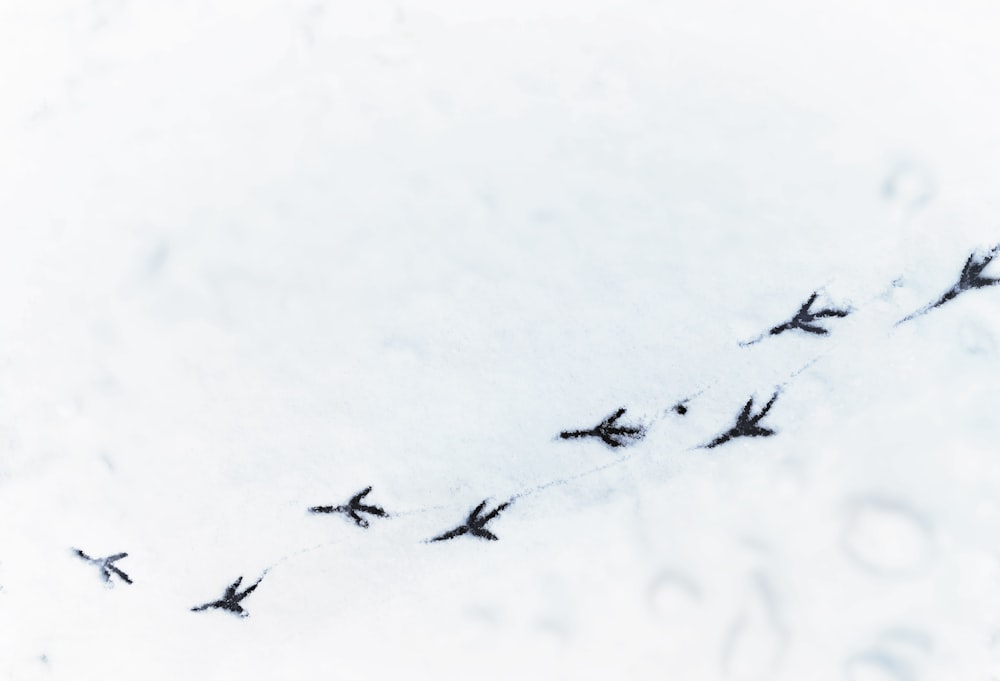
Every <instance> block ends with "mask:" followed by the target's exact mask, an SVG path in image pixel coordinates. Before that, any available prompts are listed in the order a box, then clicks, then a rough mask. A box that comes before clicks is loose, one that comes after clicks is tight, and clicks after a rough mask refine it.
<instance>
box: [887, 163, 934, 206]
mask: <svg viewBox="0 0 1000 681" xmlns="http://www.w3.org/2000/svg"><path fill="white" fill-rule="evenodd" d="M936 193H937V187H936V182H935V181H934V178H933V176H932V175H931V173H930V171H929V170H928V169H927V168H926V167H924V166H923V165H921V164H919V163H917V162H915V161H912V160H905V161H900V162H898V163H896V164H895V166H894V167H893V168H892V170H890V171H889V174H888V175H887V176H886V178H885V182H883V183H882V197H883V198H884V199H885V200H886V201H888V202H889V203H891V204H893V205H894V206H896V209H897V212H898V213H899V217H909V216H910V215H912V214H913V213H915V212H916V211H917V210H919V209H920V208H922V207H923V206H925V205H926V204H927V203H929V202H930V201H931V199H933V198H934V195H935V194H936Z"/></svg>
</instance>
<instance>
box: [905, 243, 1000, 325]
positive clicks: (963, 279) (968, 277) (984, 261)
mask: <svg viewBox="0 0 1000 681" xmlns="http://www.w3.org/2000/svg"><path fill="white" fill-rule="evenodd" d="M998 254H1000V244H997V245H996V246H994V247H993V248H992V249H990V251H989V252H988V253H986V254H982V255H981V254H979V253H978V252H977V251H973V252H972V253H971V254H970V255H969V259H968V260H966V261H965V267H963V268H962V274H960V275H959V277H958V281H957V282H956V283H955V285H954V286H952V287H951V288H950V289H948V290H947V291H945V293H944V295H942V296H941V297H940V298H938V299H937V300H936V301H934V302H933V303H930V304H928V305H925V306H924V307H922V308H920V309H919V310H917V311H916V312H914V313H912V314H910V315H907V316H906V317H903V318H902V319H900V320H899V321H898V322H896V326H899V325H900V324H902V323H903V322H908V321H910V320H911V319H913V318H915V317H919V316H921V315H925V314H927V313H928V312H930V311H931V310H933V309H934V308H935V307H940V306H942V305H944V304H945V303H947V302H948V301H949V300H954V299H955V298H957V297H958V295H959V294H960V293H964V292H966V291H968V290H970V289H974V288H986V287H987V286H993V285H994V284H1000V279H993V278H991V277H984V276H983V270H984V269H986V266H987V265H989V264H990V263H991V262H993V258H995V257H996V256H997V255H998Z"/></svg>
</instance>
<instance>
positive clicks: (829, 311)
mask: <svg viewBox="0 0 1000 681" xmlns="http://www.w3.org/2000/svg"><path fill="white" fill-rule="evenodd" d="M818 296H819V292H817V291H814V292H813V294H812V295H811V296H809V300H807V301H806V302H804V303H802V307H800V308H799V311H798V312H796V313H795V316H794V317H792V318H791V319H789V320H788V321H787V322H785V323H783V324H779V325H778V326H775V327H774V328H773V329H771V330H770V331H768V332H767V334H761V335H759V336H757V337H756V338H754V339H753V340H751V341H746V342H743V343H740V345H742V346H744V347H746V346H747V345H753V344H755V343H759V342H760V341H762V340H763V339H764V336H765V335H770V336H777V335H779V334H782V333H784V332H785V331H792V330H793V329H799V330H800V331H805V332H806V333H812V334H815V335H817V336H825V335H827V334H828V333H830V331H829V329H827V328H825V327H823V326H820V325H819V324H817V323H816V320H818V319H826V318H829V317H846V316H847V315H849V314H851V312H853V310H852V309H851V308H847V309H845V310H839V309H837V308H833V307H827V308H823V309H821V310H817V311H815V312H812V311H810V309H809V308H811V307H812V304H813V303H815V302H816V298H817V297H818Z"/></svg>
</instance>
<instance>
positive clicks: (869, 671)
mask: <svg viewBox="0 0 1000 681" xmlns="http://www.w3.org/2000/svg"><path fill="white" fill-rule="evenodd" d="M844 676H845V678H846V679H847V681H912V680H913V679H914V678H916V677H914V675H913V671H912V670H911V669H910V667H909V665H907V664H905V663H904V662H902V661H900V660H898V659H896V658H895V657H893V656H892V655H887V654H885V653H881V652H877V651H873V652H868V653H863V654H861V655H856V656H854V657H852V658H851V659H850V660H848V661H847V666H846V668H845V670H844Z"/></svg>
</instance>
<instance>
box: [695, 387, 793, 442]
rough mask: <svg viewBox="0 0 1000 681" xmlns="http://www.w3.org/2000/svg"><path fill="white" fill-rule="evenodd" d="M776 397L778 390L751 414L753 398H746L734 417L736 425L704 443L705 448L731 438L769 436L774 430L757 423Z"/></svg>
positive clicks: (765, 414)
mask: <svg viewBox="0 0 1000 681" xmlns="http://www.w3.org/2000/svg"><path fill="white" fill-rule="evenodd" d="M777 399H778V392H777V391H775V393H774V395H772V396H771V399H770V400H768V402H767V404H765V405H764V408H763V409H761V410H760V411H759V412H757V413H756V414H751V413H750V410H751V409H753V398H752V397H751V398H750V399H749V400H747V403H746V404H745V405H743V411H741V412H740V415H739V416H737V417H736V425H734V426H733V427H732V428H730V429H729V430H727V431H726V432H724V433H723V434H722V435H720V436H719V437H717V438H715V439H714V440H712V441H711V442H709V443H708V444H707V445H705V446H704V447H705V449H712V448H713V447H718V446H719V445H721V444H725V443H726V442H729V441H730V440H732V439H733V438H737V437H770V436H771V435H774V434H775V431H773V430H771V429H770V428H765V427H763V426H761V425H759V424H760V422H761V421H762V420H763V419H764V417H765V416H767V412H769V411H770V410H771V407H772V406H773V405H774V403H775V401H776V400H777Z"/></svg>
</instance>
